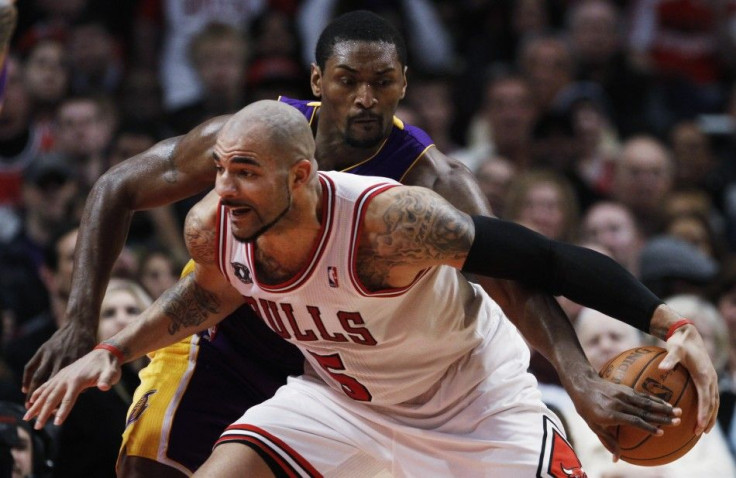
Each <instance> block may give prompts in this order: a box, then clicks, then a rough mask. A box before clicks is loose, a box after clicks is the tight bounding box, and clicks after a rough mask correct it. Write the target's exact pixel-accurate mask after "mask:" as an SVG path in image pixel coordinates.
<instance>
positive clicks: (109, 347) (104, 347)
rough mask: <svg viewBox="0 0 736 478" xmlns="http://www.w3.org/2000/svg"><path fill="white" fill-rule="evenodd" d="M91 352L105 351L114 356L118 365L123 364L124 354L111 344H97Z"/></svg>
mask: <svg viewBox="0 0 736 478" xmlns="http://www.w3.org/2000/svg"><path fill="white" fill-rule="evenodd" d="M92 350H107V351H108V352H110V353H111V354H113V355H114V356H115V358H116V359H117V360H118V364H120V365H122V364H124V363H125V354H124V353H123V351H122V350H120V349H119V348H118V347H116V346H115V345H113V344H109V343H106V342H102V343H99V344H97V345H95V348H94V349H92Z"/></svg>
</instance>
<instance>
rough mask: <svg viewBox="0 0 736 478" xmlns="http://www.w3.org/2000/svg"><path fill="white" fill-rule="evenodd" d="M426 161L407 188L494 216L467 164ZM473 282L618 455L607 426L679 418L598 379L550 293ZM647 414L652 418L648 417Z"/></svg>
mask: <svg viewBox="0 0 736 478" xmlns="http://www.w3.org/2000/svg"><path fill="white" fill-rule="evenodd" d="M423 159H424V160H423V161H420V162H418V164H417V165H416V166H415V167H414V168H413V169H412V170H411V171H410V172H409V173H408V174H407V176H406V177H405V178H404V180H403V182H404V183H405V184H408V185H417V186H424V187H428V188H430V189H432V190H434V191H435V192H437V193H438V194H440V195H441V196H442V197H443V198H445V199H446V200H447V201H449V202H450V203H451V204H452V205H453V206H455V207H456V208H458V209H459V210H461V211H463V212H465V213H466V214H480V215H485V216H489V217H490V216H492V213H491V211H490V207H489V206H488V202H487V200H486V198H485V196H484V195H483V193H482V192H481V190H480V188H479V186H478V183H477V182H476V180H475V177H474V176H473V174H472V173H471V172H470V171H469V170H468V169H467V168H466V167H465V166H464V165H462V164H460V163H459V162H457V161H455V160H454V159H452V158H449V157H447V156H445V155H444V154H442V153H441V152H439V151H437V150H435V149H430V150H429V151H428V152H427V157H426V158H423ZM474 281H476V282H478V283H479V284H480V285H481V286H483V288H484V289H485V290H486V292H488V294H489V295H490V296H491V297H492V298H493V299H494V300H495V301H496V302H497V303H498V304H499V305H500V306H501V308H502V309H503V311H504V313H505V314H506V315H507V317H508V318H509V319H510V320H511V322H512V323H513V324H514V325H515V326H516V327H517V328H518V329H519V331H520V332H521V334H522V335H523V336H524V338H525V339H526V341H527V342H528V343H529V344H530V345H531V346H532V347H533V348H534V349H535V350H537V351H538V352H539V353H540V354H542V356H543V357H545V358H546V359H547V360H549V362H550V363H551V364H552V365H553V367H554V368H555V370H557V371H558V375H559V377H560V381H561V382H562V385H563V387H564V388H565V390H566V391H567V393H568V394H569V396H570V398H571V399H572V401H573V403H574V404H575V407H576V409H577V411H578V413H580V415H581V416H582V417H583V419H585V421H586V422H587V423H588V425H589V426H590V427H591V428H592V429H593V430H594V431H595V432H596V433H597V434H598V436H599V437H600V439H601V441H603V442H604V443H605V444H606V446H607V447H608V448H609V449H610V450H612V451H613V452H614V453H616V451H617V445H616V441H615V439H614V437H613V435H612V434H611V433H610V432H609V431H608V429H609V427H611V426H613V425H618V424H631V425H635V426H638V427H640V428H642V429H644V430H646V431H648V432H650V433H657V427H656V426H655V425H660V424H668V423H671V421H672V419H673V418H674V417H675V415H674V412H673V410H672V407H671V406H669V404H666V403H664V402H663V401H661V400H658V399H656V398H655V397H648V396H643V395H640V394H638V393H636V392H634V391H633V390H631V389H630V388H628V387H623V386H620V385H615V384H611V383H610V382H608V381H605V380H603V379H601V378H600V377H599V376H598V372H597V371H596V370H595V369H593V367H592V366H591V365H590V362H589V361H588V359H587V358H586V356H585V353H584V352H583V349H582V347H581V345H580V342H579V341H578V338H577V335H576V334H575V330H574V329H573V327H572V324H571V323H570V321H569V319H568V318H567V316H566V315H565V313H564V311H563V310H562V308H561V307H560V306H559V304H558V303H557V301H556V300H555V299H554V297H553V296H552V295H551V294H549V293H548V292H544V291H543V290H541V289H540V288H538V287H529V286H527V285H524V284H522V283H521V282H519V281H512V280H504V279H499V278H492V277H487V276H475V277H474ZM646 410H648V411H649V414H645V411H646Z"/></svg>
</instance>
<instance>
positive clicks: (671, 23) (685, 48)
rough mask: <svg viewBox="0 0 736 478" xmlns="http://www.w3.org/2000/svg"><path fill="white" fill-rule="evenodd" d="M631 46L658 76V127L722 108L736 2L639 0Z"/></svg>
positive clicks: (635, 10) (644, 65) (728, 0)
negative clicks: (722, 80)
mask: <svg viewBox="0 0 736 478" xmlns="http://www.w3.org/2000/svg"><path fill="white" fill-rule="evenodd" d="M632 8H633V12H632V16H631V36H630V48H631V50H632V51H633V52H634V54H635V55H636V57H637V61H638V62H639V63H640V64H641V65H642V66H643V67H644V68H647V69H649V70H650V71H651V72H652V74H653V75H654V76H655V77H656V81H657V84H656V87H653V88H652V93H654V94H655V95H656V99H657V105H656V107H657V108H659V110H660V112H659V118H658V121H657V123H658V124H657V127H658V130H659V131H660V132H664V131H666V130H667V129H668V128H669V127H671V126H672V125H673V124H674V123H676V122H677V121H679V120H681V119H686V118H692V117H693V115H695V114H698V113H706V112H715V111H718V110H719V108H720V105H721V104H722V103H723V101H724V100H725V95H724V92H723V90H722V88H721V85H720V79H721V77H722V75H723V73H724V60H726V59H727V58H728V57H729V56H730V52H731V50H732V49H733V46H734V43H733V37H732V33H731V29H732V24H733V22H734V21H735V20H736V16H735V15H736V4H734V2H732V1H730V0H725V1H719V2H703V1H700V0H676V1H673V0H636V1H635V2H633V4H632Z"/></svg>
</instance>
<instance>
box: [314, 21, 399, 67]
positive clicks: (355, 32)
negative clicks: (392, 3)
mask: <svg viewBox="0 0 736 478" xmlns="http://www.w3.org/2000/svg"><path fill="white" fill-rule="evenodd" d="M343 41H365V42H380V43H389V44H391V45H394V46H395V47H396V54H397V55H398V57H399V63H401V66H406V60H407V53H406V42H404V37H402V36H401V33H399V31H398V30H397V29H396V28H394V26H393V25H392V24H391V23H389V22H388V21H387V20H386V19H384V18H383V17H381V16H379V15H376V14H375V13H373V12H369V11H368V10H356V11H353V12H348V13H345V14H344V15H340V16H339V17H337V18H335V19H334V20H333V21H332V22H330V23H329V24H328V25H327V26H326V27H325V29H324V30H323V31H322V34H321V35H320V36H319V40H317V48H316V50H315V54H314V58H315V60H316V62H317V66H319V67H320V69H322V70H324V68H325V64H326V63H327V59H328V58H329V57H330V56H331V55H332V52H333V48H334V47H335V45H336V44H337V43H340V42H343Z"/></svg>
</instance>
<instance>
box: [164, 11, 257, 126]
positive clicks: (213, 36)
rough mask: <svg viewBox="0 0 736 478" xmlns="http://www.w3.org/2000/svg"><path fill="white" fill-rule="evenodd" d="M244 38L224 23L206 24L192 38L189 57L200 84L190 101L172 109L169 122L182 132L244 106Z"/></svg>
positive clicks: (245, 53) (246, 52)
mask: <svg viewBox="0 0 736 478" xmlns="http://www.w3.org/2000/svg"><path fill="white" fill-rule="evenodd" d="M248 53H249V52H248V41H247V40H246V38H245V36H244V34H243V32H242V31H241V30H240V29H238V28H236V27H233V26H230V25H228V24H225V23H210V24H208V25H207V26H205V27H204V29H203V30H202V31H201V32H199V33H198V34H197V35H195V36H194V37H193V38H192V42H191V44H190V45H189V58H190V60H191V63H192V66H193V67H194V70H195V71H196V73H197V77H198V78H199V80H200V82H201V84H202V93H201V95H200V97H199V99H197V100H196V101H194V102H190V103H186V104H184V105H183V106H181V107H179V108H176V109H173V110H172V111H171V114H170V118H169V124H170V125H171V126H172V129H173V130H174V133H175V134H184V133H186V132H188V131H189V130H190V129H192V128H194V127H195V126H197V125H198V124H200V123H202V122H203V121H205V120H207V119H209V118H212V117H214V116H218V115H222V114H228V113H235V112H236V111H237V110H239V109H240V108H242V107H243V106H244V105H245V73H246V65H247V61H248Z"/></svg>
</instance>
